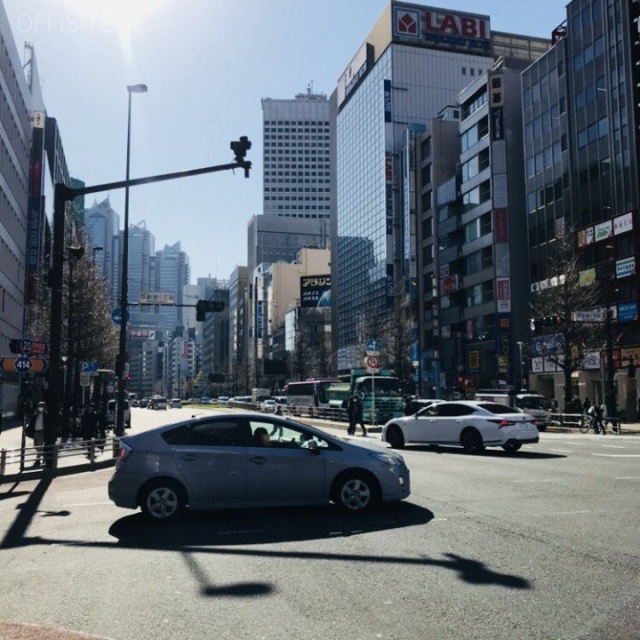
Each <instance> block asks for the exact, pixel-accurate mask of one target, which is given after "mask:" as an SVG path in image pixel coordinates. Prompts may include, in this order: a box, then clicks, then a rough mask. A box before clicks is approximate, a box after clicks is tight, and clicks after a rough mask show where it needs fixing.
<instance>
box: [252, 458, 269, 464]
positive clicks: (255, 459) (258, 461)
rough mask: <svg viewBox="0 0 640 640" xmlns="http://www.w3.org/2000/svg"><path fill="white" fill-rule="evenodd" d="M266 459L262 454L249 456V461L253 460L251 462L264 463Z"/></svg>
mask: <svg viewBox="0 0 640 640" xmlns="http://www.w3.org/2000/svg"><path fill="white" fill-rule="evenodd" d="M266 461H267V459H266V458H265V457H264V456H253V458H249V462H253V464H264V463H265V462H266Z"/></svg>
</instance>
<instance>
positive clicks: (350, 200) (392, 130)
mask: <svg viewBox="0 0 640 640" xmlns="http://www.w3.org/2000/svg"><path fill="white" fill-rule="evenodd" d="M547 48H548V44H547V41H545V40H542V39H537V38H526V37H523V36H517V35H513V34H505V33H495V32H491V29H490V19H489V17H488V16H484V15H477V14H470V13H462V12H455V11H450V10H447V9H435V8H430V7H424V6H420V5H415V4H407V3H401V2H391V4H389V5H388V6H387V8H386V9H385V11H384V13H383V14H382V16H381V18H380V19H379V21H378V23H377V24H376V25H375V26H374V28H373V29H372V31H371V33H370V34H369V36H368V37H367V39H366V41H365V42H364V43H363V44H362V46H361V47H360V49H359V50H358V52H357V53H356V55H355V56H354V58H353V60H352V61H351V62H350V64H349V65H348V66H347V68H346V70H345V71H344V73H343V74H342V76H341V77H340V78H339V80H338V86H337V89H336V91H335V93H334V98H335V102H336V111H337V113H336V171H337V185H336V207H337V210H336V223H335V234H336V239H335V240H334V241H332V250H333V258H332V266H333V270H334V276H335V277H334V287H335V289H334V292H335V294H336V298H337V311H336V313H337V322H336V323H335V324H336V328H337V333H338V336H337V347H338V367H339V368H340V369H344V368H349V367H353V366H359V364H360V363H361V360H362V355H363V353H364V352H363V344H364V342H365V341H366V339H367V338H369V337H371V336H369V335H366V334H367V331H368V330H369V327H368V324H369V323H370V322H371V319H372V318H378V317H383V316H384V314H385V313H387V312H388V311H389V309H390V308H392V307H393V305H394V304H396V303H397V300H398V296H399V294H400V292H404V291H405V290H406V287H405V286H404V282H408V281H409V279H410V278H411V277H412V275H411V274H412V273H414V272H415V254H414V255H411V251H412V247H414V248H415V243H411V242H408V243H405V242H403V238H406V237H407V235H406V234H405V233H403V229H404V228H405V227H406V225H407V224H415V220H414V219H412V218H411V217H409V218H408V219H405V220H403V213H404V212H406V211H408V210H410V209H411V206H410V203H408V202H405V201H406V200H407V199H408V198H409V199H410V198H411V194H410V193H409V192H407V191H406V189H405V187H406V183H405V182H404V181H403V167H402V162H403V156H404V155H405V154H403V148H404V147H405V146H406V131H407V129H408V128H410V129H411V128H413V129H415V130H417V131H419V130H420V129H421V128H422V129H423V128H424V126H425V125H426V124H427V122H428V121H429V120H430V119H432V118H434V117H436V116H437V114H438V113H439V112H440V110H441V109H442V108H443V107H445V106H446V105H449V104H455V102H456V101H457V99H458V93H459V92H460V91H461V90H462V89H463V88H464V87H465V86H466V85H468V84H469V83H470V82H472V81H473V80H474V79H475V78H476V77H477V76H479V75H481V74H482V73H484V72H486V71H487V70H489V69H490V68H491V66H492V65H493V63H494V60H495V59H496V58H498V57H503V58H504V59H505V60H512V59H516V60H520V61H522V62H524V61H532V60H534V59H535V58H536V57H538V56H539V55H540V53H541V52H543V51H545V50H546V49H547ZM407 251H408V252H409V255H405V253H406V252H407Z"/></svg>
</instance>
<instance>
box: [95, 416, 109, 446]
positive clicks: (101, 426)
mask: <svg viewBox="0 0 640 640" xmlns="http://www.w3.org/2000/svg"><path fill="white" fill-rule="evenodd" d="M108 426H109V416H108V415H107V407H106V405H102V407H101V409H100V411H99V413H98V442H97V445H98V447H99V449H100V451H101V452H102V451H104V445H105V442H106V441H107V427H108Z"/></svg>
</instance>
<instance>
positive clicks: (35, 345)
mask: <svg viewBox="0 0 640 640" xmlns="http://www.w3.org/2000/svg"><path fill="white" fill-rule="evenodd" d="M9 350H10V351H11V353H22V354H24V355H26V356H28V355H32V354H34V355H44V354H46V353H49V345H48V344H47V343H46V342H40V341H38V340H30V339H28V338H21V339H19V340H18V339H16V340H11V341H10V342H9Z"/></svg>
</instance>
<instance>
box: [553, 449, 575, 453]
mask: <svg viewBox="0 0 640 640" xmlns="http://www.w3.org/2000/svg"><path fill="white" fill-rule="evenodd" d="M549 451H553V452H554V453H571V449H549Z"/></svg>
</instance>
